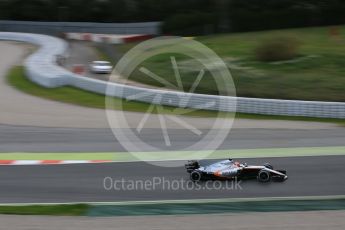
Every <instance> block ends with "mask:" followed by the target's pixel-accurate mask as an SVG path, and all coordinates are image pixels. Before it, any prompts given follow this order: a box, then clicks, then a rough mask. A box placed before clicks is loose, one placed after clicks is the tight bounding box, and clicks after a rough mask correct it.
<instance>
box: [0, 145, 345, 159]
mask: <svg viewBox="0 0 345 230" xmlns="http://www.w3.org/2000/svg"><path fill="white" fill-rule="evenodd" d="M338 155H345V146H337V147H307V148H264V149H232V150H216V151H198V152H191V151H180V152H176V151H170V152H139V153H135V154H134V155H133V154H131V153H126V152H115V153H111V152H107V153H97V152H94V153H0V160H107V161H113V162H135V161H167V160H186V159H191V158H192V159H223V158H229V157H231V158H263V157H302V156H338ZM138 156H139V157H140V159H139V158H138ZM204 156H206V157H204Z"/></svg>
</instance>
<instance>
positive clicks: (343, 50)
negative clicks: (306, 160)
mask: <svg viewBox="0 0 345 230" xmlns="http://www.w3.org/2000/svg"><path fill="white" fill-rule="evenodd" d="M339 28H340V30H339V31H340V36H339V38H334V37H332V36H331V35H330V27H314V28H300V29H285V30H272V31H260V32H249V33H234V34H221V35H211V36H202V37H197V38H195V39H196V40H197V41H200V42H201V43H203V44H205V45H206V46H208V47H209V48H211V49H212V50H214V51H215V52H216V53H217V54H218V55H219V56H220V57H221V58H223V60H224V61H225V62H226V63H228V65H229V66H230V70H231V72H232V76H233V79H234V82H235V85H236V90H237V95H238V96H241V97H256V98H276V99H295V100H319V101H345V94H344V93H343V91H344V85H345V77H344V75H345V45H344V44H345V26H339ZM281 37H292V38H295V39H297V40H298V41H299V43H300V44H301V46H300V51H299V54H300V58H299V59H296V60H293V62H280V63H267V62H260V61H257V60H256V59H255V52H254V50H255V49H256V48H257V47H258V46H259V44H260V43H261V42H262V41H265V40H267V39H272V38H273V39H274V38H276V39H280V38H281ZM134 45H135V44H124V45H120V46H118V47H117V50H120V51H121V52H123V53H125V52H126V51H128V50H129V49H130V48H132V47H133V46H134ZM170 55H171V54H162V55H158V56H155V57H153V58H151V59H148V60H146V61H145V62H144V63H143V64H142V66H145V67H146V68H148V69H150V70H151V71H153V72H154V73H156V74H158V75H159V76H161V77H163V78H165V79H166V80H167V81H169V82H171V83H173V84H175V85H176V80H175V77H174V72H173V70H172V67H171V63H170V57H169V56H170ZM175 56H176V58H177V62H178V64H179V67H180V71H181V77H182V81H183V85H184V86H185V89H186V90H188V89H189V88H190V86H191V84H192V83H193V82H194V80H195V79H196V77H197V73H198V71H195V69H198V67H200V64H199V65H198V64H197V63H196V62H193V61H192V60H191V59H189V58H186V57H184V56H179V55H175ZM188 66H189V67H191V66H193V67H194V70H193V68H186V67H188ZM130 79H132V80H135V81H138V82H141V83H145V84H150V85H155V86H161V85H160V84H159V83H157V82H155V81H154V80H152V79H151V78H149V77H147V76H146V75H145V74H142V73H140V72H139V71H134V73H133V74H132V75H131V76H130ZM224 91H225V88H222V87H221V86H220V88H218V89H217V88H216V87H215V83H214V80H213V78H212V77H211V76H210V74H206V75H205V77H204V78H203V80H202V81H201V82H200V84H199V87H198V88H197V92H199V93H206V94H217V93H222V92H224Z"/></svg>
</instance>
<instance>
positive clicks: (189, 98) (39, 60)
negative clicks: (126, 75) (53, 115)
mask: <svg viewBox="0 0 345 230" xmlns="http://www.w3.org/2000/svg"><path fill="white" fill-rule="evenodd" d="M0 40H12V41H21V42H28V43H32V44H35V45H38V46H40V47H41V48H40V49H39V50H38V51H37V52H36V53H35V54H33V55H31V56H30V57H29V58H28V59H27V60H26V61H25V70H26V74H27V76H28V78H29V79H31V80H32V81H34V82H36V83H37V84H39V85H42V86H44V87H49V88H53V87H59V86H63V85H70V86H74V87H77V88H80V89H84V90H88V91H91V92H96V93H100V94H106V91H107V87H109V88H108V89H110V90H109V91H108V92H111V95H109V96H115V97H122V98H127V97H129V96H133V95H136V94H139V93H144V92H145V96H143V97H140V98H137V99H136V100H137V101H142V102H147V103H153V104H157V103H159V104H163V105H170V106H176V107H181V105H184V106H186V107H189V108H203V105H205V104H210V103H213V104H212V106H211V107H210V108H208V109H209V110H219V111H229V112H234V111H237V112H241V113H252V114H266V115H286V116H306V117H321V118H345V103H342V102H320V101H297V100H277V99H259V98H242V97H237V98H235V97H226V96H214V95H203V94H189V93H181V92H175V91H164V90H159V89H148V88H140V87H134V86H128V85H122V84H116V83H107V82H105V81H101V80H96V79H91V78H86V77H82V76H81V75H77V74H73V73H71V72H69V71H67V70H65V69H63V68H61V67H59V66H57V65H56V58H57V56H61V55H64V54H65V53H66V52H67V47H68V46H67V44H66V43H65V42H64V41H63V40H61V39H58V38H55V37H50V36H46V35H37V34H25V33H6V32H5V33H0ZM157 95H160V96H161V100H160V101H159V102H157V101H155V100H154V98H155V96H157Z"/></svg>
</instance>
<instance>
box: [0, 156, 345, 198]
mask: <svg viewBox="0 0 345 230" xmlns="http://www.w3.org/2000/svg"><path fill="white" fill-rule="evenodd" d="M245 161H246V162H248V163H250V164H261V163H264V162H270V163H272V164H273V165H274V166H276V167H277V169H278V168H281V169H286V170H287V172H288V175H289V179H288V180H287V181H285V182H284V183H279V182H271V183H267V184H261V183H259V182H257V181H255V180H254V181H244V182H241V184H240V185H241V187H242V190H241V189H239V187H238V188H237V189H232V188H231V186H229V187H228V188H229V189H220V190H217V189H210V188H209V187H208V188H207V189H205V190H203V189H199V190H198V189H189V190H188V189H186V188H187V186H186V187H185V188H183V187H182V186H178V185H176V184H175V185H174V187H171V188H170V189H169V187H168V185H167V184H166V183H167V182H165V185H162V184H163V183H162V184H160V185H157V186H156V187H153V186H151V187H148V188H150V189H148V190H145V189H142V188H141V187H140V186H138V188H139V189H137V190H128V189H127V188H126V187H125V189H122V187H121V185H120V184H117V190H116V189H112V190H106V189H105V188H104V186H103V182H104V178H105V177H111V178H113V180H121V179H122V178H123V179H124V180H125V181H127V182H129V181H130V180H133V181H138V180H142V181H145V180H148V181H152V180H153V179H152V177H159V178H161V179H162V180H163V178H164V180H166V181H170V182H172V181H174V180H178V181H181V179H184V180H185V181H188V174H187V173H186V172H185V170H184V169H183V168H169V167H156V166H152V165H149V164H146V163H109V164H94V165H60V166H2V167H0V202H1V203H9V202H91V201H97V202H103V201H127V200H167V199H174V200H176V199H198V198H234V197H286V196H321V195H342V194H344V191H345V183H342V182H343V178H344V177H345V170H344V165H345V156H336V157H335V156H334V157H298V158H273V159H246V160H245ZM127 182H126V183H127ZM186 183H189V186H190V184H191V183H192V182H186ZM223 185H225V182H223ZM106 186H107V187H108V186H109V187H110V186H111V184H110V182H109V183H108V182H107V184H106ZM164 186H165V187H164ZM171 186H173V185H171ZM176 186H177V187H176ZM224 188H226V187H225V186H224ZM108 189H109V188H108ZM129 189H131V188H129ZM175 189H176V190H175Z"/></svg>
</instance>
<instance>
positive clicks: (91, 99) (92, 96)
mask: <svg viewBox="0 0 345 230" xmlns="http://www.w3.org/2000/svg"><path fill="white" fill-rule="evenodd" d="M7 81H8V83H9V84H10V85H11V86H13V87H14V88H16V89H18V90H20V91H23V92H25V93H27V94H31V95H34V96H38V97H42V98H46V99H50V100H55V101H60V102H64V103H70V104H74V105H79V106H84V107H90V108H98V109H104V108H105V96H104V95H100V94H96V93H92V92H88V91H85V90H81V89H77V88H74V87H69V86H64V87H59V88H54V89H48V88H44V87H41V86H39V85H37V84H35V83H33V82H31V81H30V80H28V79H27V78H26V77H25V73H24V68H23V67H22V66H16V67H14V68H12V69H11V70H10V71H9V73H8V76H7ZM113 100H114V105H115V109H119V110H124V111H131V112H145V111H147V109H148V108H149V106H150V105H149V104H147V103H141V102H134V101H130V102H128V101H126V100H122V99H119V98H114V99H113ZM120 103H121V104H122V105H123V106H122V107H120V106H119V104H120ZM116 105H118V107H116ZM163 108H164V110H163V112H164V113H166V114H184V115H186V116H195V117H215V116H220V117H222V116H224V113H222V112H220V113H219V112H215V111H207V110H197V111H193V112H189V110H187V109H180V108H174V107H169V106H164V107H163ZM153 112H156V111H153ZM236 118H246V119H265V120H295V121H314V122H332V123H337V124H340V125H345V119H328V118H308V117H290V116H270V115H256V114H241V113H237V114H236Z"/></svg>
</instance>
